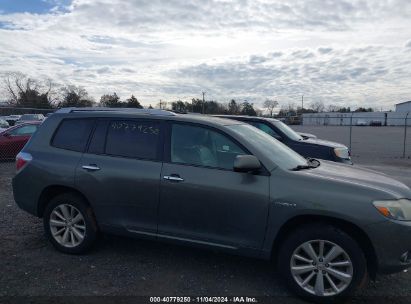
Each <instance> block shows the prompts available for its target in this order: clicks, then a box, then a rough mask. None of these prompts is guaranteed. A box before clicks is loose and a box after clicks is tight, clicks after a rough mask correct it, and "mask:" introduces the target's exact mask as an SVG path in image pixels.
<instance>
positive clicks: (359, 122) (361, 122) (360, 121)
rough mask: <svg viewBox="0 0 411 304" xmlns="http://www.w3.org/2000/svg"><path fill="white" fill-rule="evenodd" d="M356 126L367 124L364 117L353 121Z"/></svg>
mask: <svg viewBox="0 0 411 304" xmlns="http://www.w3.org/2000/svg"><path fill="white" fill-rule="evenodd" d="M355 125H356V126H361V127H364V126H368V123H367V121H366V120H365V119H357V122H356V123H355Z"/></svg>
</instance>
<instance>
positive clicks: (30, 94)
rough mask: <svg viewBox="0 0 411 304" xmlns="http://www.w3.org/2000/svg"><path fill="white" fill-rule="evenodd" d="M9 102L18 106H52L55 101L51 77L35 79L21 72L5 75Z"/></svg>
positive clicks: (5, 86) (4, 85)
mask: <svg viewBox="0 0 411 304" xmlns="http://www.w3.org/2000/svg"><path fill="white" fill-rule="evenodd" d="M3 87H4V89H5V91H6V94H7V95H8V102H9V103H10V104H11V105H14V106H18V107H31V108H51V107H52V106H53V104H54V102H55V92H54V90H53V88H54V85H53V82H52V81H51V80H50V79H46V80H42V81H39V80H35V79H32V78H30V77H28V76H26V75H24V74H22V73H20V72H9V73H6V74H5V75H4V77H3Z"/></svg>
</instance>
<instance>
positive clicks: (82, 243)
mask: <svg viewBox="0 0 411 304" xmlns="http://www.w3.org/2000/svg"><path fill="white" fill-rule="evenodd" d="M43 223H44V230H45V233H46V236H47V237H48V239H49V240H50V242H51V243H52V244H53V246H54V247H55V248H56V249H57V250H59V251H62V252H64V253H72V254H77V253H82V252H85V251H86V250H87V249H89V248H90V247H91V246H92V245H93V243H94V241H95V239H96V236H97V225H96V222H95V220H94V216H93V213H92V211H91V208H90V207H89V206H88V205H87V203H86V202H85V201H84V199H83V198H82V197H80V196H78V195H76V194H74V193H64V194H60V195H57V196H55V197H54V198H53V199H52V200H51V201H50V203H49V204H48V205H47V207H46V209H45V211H44V214H43Z"/></svg>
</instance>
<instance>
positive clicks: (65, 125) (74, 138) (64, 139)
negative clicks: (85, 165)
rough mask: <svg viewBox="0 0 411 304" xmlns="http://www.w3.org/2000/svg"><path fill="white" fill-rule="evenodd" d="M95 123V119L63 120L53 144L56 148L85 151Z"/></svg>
mask: <svg viewBox="0 0 411 304" xmlns="http://www.w3.org/2000/svg"><path fill="white" fill-rule="evenodd" d="M93 125H94V120H93V119H66V120H63V122H62V123H61V124H60V126H59V128H58V129H57V132H56V134H55V135H54V138H53V141H52V143H51V144H52V146H54V147H56V148H60V149H66V150H72V151H77V152H83V151H84V149H85V148H86V144H87V141H88V138H89V136H90V133H91V130H92V128H93Z"/></svg>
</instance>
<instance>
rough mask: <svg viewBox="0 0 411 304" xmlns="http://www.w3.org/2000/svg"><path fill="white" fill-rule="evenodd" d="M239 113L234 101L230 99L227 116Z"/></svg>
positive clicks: (238, 107)
mask: <svg viewBox="0 0 411 304" xmlns="http://www.w3.org/2000/svg"><path fill="white" fill-rule="evenodd" d="M239 113H240V106H239V105H238V104H237V103H236V102H235V100H234V99H231V100H230V102H229V103H228V114H231V115H237V114H239Z"/></svg>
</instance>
